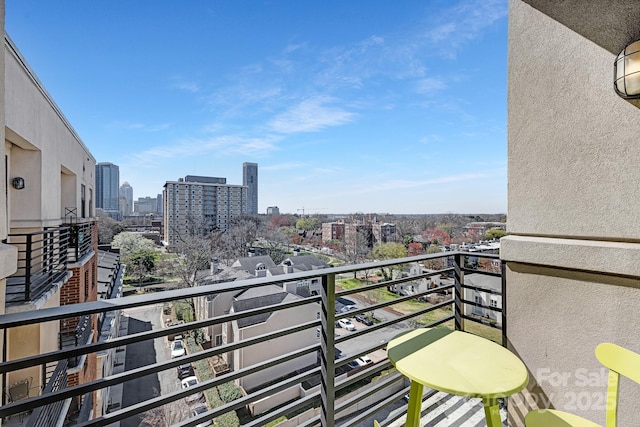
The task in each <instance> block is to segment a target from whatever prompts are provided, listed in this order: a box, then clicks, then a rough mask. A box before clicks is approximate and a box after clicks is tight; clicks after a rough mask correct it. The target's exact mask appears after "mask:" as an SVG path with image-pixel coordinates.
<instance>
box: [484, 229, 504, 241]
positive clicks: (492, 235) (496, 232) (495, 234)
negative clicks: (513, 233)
mask: <svg viewBox="0 0 640 427" xmlns="http://www.w3.org/2000/svg"><path fill="white" fill-rule="evenodd" d="M506 235H507V232H506V231H504V230H503V229H501V228H492V229H490V230H487V232H486V234H485V235H484V238H485V240H493V239H499V238H501V237H504V236H506Z"/></svg>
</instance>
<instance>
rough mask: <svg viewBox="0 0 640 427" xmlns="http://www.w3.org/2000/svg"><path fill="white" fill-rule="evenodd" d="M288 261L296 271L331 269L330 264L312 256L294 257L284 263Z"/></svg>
mask: <svg viewBox="0 0 640 427" xmlns="http://www.w3.org/2000/svg"><path fill="white" fill-rule="evenodd" d="M287 260H288V261H290V262H291V265H292V266H293V268H294V270H296V271H310V270H317V269H319V268H328V267H329V264H327V263H326V262H324V261H322V260H321V259H318V258H317V257H316V256H315V255H311V254H309V255H298V256H292V257H290V258H287V259H286V260H284V261H283V263H284V262H285V261H287Z"/></svg>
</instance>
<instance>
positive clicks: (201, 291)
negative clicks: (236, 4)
mask: <svg viewBox="0 0 640 427" xmlns="http://www.w3.org/2000/svg"><path fill="white" fill-rule="evenodd" d="M455 254H456V252H441V253H438V254H430V255H417V256H413V257H407V258H401V259H395V260H386V261H376V262H370V263H363V264H354V265H350V266H342V267H330V268H326V269H322V270H314V271H312V272H308V271H306V272H297V273H289V274H287V276H286V278H287V280H286V282H294V281H297V280H300V279H309V278H316V277H322V276H326V275H331V274H344V273H350V272H354V271H359V270H365V269H371V268H379V267H384V266H391V265H398V264H406V263H411V262H417V261H424V260H430V259H437V258H442V257H448V256H453V255H455ZM282 281H283V280H282V279H281V278H278V279H277V280H274V278H273V277H260V278H252V279H244V280H238V281H234V282H227V283H222V284H221V283H217V284H211V285H204V286H195V287H191V288H182V289H174V290H168V291H164V292H161V293H154V294H144V295H133V296H128V297H123V298H115V299H110V300H100V301H92V302H85V303H82V304H74V305H66V306H60V307H51V308H44V309H40V310H35V311H30V312H20V313H10V314H3V315H1V316H0V328H5V329H6V328H11V327H16V326H24V325H30V324H34V323H41V322H45V321H49V320H60V319H64V318H65V317H72V316H77V315H80V314H93V313H101V312H106V311H113V310H124V309H127V308H134V307H140V306H145V305H151V304H156V303H158V304H159V303H164V302H170V301H174V300H179V299H185V298H192V297H200V296H205V295H209V294H216V293H223V292H229V291H240V290H244V289H247V288H250V287H255V286H266V285H271V284H273V282H282Z"/></svg>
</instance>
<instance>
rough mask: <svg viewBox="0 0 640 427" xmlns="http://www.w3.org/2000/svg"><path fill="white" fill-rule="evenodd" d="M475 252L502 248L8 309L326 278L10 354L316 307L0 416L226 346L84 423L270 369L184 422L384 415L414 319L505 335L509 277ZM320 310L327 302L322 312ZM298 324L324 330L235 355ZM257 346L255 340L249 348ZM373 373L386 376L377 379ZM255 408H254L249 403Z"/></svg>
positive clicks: (10, 367)
mask: <svg viewBox="0 0 640 427" xmlns="http://www.w3.org/2000/svg"><path fill="white" fill-rule="evenodd" d="M470 256H473V257H477V258H481V259H483V258H484V259H489V260H495V259H497V258H498V257H497V255H488V254H478V253H473V254H470V253H462V252H445V253H439V254H432V255H422V256H416V257H409V258H402V259H395V260H388V261H380V262H372V263H365V264H357V265H351V266H345V267H333V268H327V269H321V270H313V271H311V272H301V273H290V274H287V275H278V276H273V277H264V278H254V279H249V280H242V281H235V282H227V283H216V284H212V285H204V286H197V287H194V288H186V289H178V290H170V291H165V292H158V293H150V294H144V295H136V296H131V297H124V298H117V299H113V300H109V301H98V302H89V303H83V304H77V305H73V306H65V307H60V308H50V309H42V310H37V311H32V312H29V313H24V312H23V313H13V314H8V315H3V316H0V328H2V329H4V330H5V331H7V330H9V331H10V330H11V329H13V328H17V327H21V326H24V325H32V324H38V323H42V322H50V321H54V320H62V319H65V318H69V317H72V316H75V317H77V316H82V315H89V314H98V313H105V312H108V311H113V310H125V309H130V308H136V307H145V306H146V307H156V308H157V310H158V312H160V311H161V310H162V306H163V305H164V304H166V303H172V302H177V301H185V299H186V300H188V299H191V298H201V297H202V298H207V297H210V296H211V295H214V294H215V295H220V296H222V295H237V294H239V293H241V292H242V291H247V290H251V291H252V292H256V289H261V288H264V289H268V288H267V287H271V288H272V289H273V286H274V285H277V286H280V287H283V286H286V283H294V282H296V281H307V280H310V279H314V278H316V279H319V280H320V282H321V286H320V287H319V289H318V293H317V294H313V292H312V294H313V295H311V296H308V297H304V298H303V297H296V298H293V297H292V298H287V299H282V300H280V301H282V302H277V301H276V299H265V301H268V302H265V304H257V305H255V304H254V305H252V306H251V308H249V306H245V307H244V308H242V309H241V308H240V307H239V306H236V309H235V310H229V311H227V314H224V315H220V316H216V317H210V318H203V319H198V320H196V321H192V322H188V323H178V324H175V325H172V326H166V327H159V328H154V329H151V330H148V331H145V332H138V333H132V334H130V335H125V336H121V337H115V338H112V339H110V340H108V341H106V342H95V343H88V344H86V345H80V346H77V347H74V348H69V349H63V350H59V351H53V352H50V353H44V354H38V355H33V356H31V357H27V358H22V359H19V360H9V361H5V362H3V363H0V374H2V375H7V374H8V373H10V372H12V371H16V370H19V369H25V368H28V367H32V366H39V365H44V364H46V363H49V362H52V361H56V360H65V361H66V360H67V359H69V358H72V357H76V356H80V355H83V354H92V353H98V352H105V351H107V352H109V351H112V352H114V354H115V352H117V351H119V350H120V349H123V348H127V346H130V345H134V344H138V343H144V342H148V343H153V342H154V340H157V339H161V340H163V342H165V343H166V341H164V340H165V339H166V338H167V337H168V336H170V335H176V334H182V335H184V336H188V334H190V333H191V332H192V331H193V332H195V331H197V330H203V329H204V328H209V327H212V326H221V327H223V328H226V330H227V331H233V330H236V331H237V330H238V324H239V323H238V322H239V321H240V323H243V322H244V323H252V322H255V321H257V320H260V319H263V320H262V321H265V320H264V319H268V318H269V316H270V315H271V314H272V313H282V312H284V313H287V314H285V315H284V316H280V318H283V317H286V318H289V319H294V318H295V316H288V314H289V313H292V312H294V311H296V310H303V311H305V312H307V313H311V314H312V316H311V318H309V317H306V318H305V319H304V320H299V321H296V322H293V323H290V324H288V325H286V326H285V327H279V328H278V329H276V330H269V328H266V329H265V328H263V329H262V332H261V333H259V334H254V335H251V334H249V333H248V332H247V333H245V334H244V335H243V337H242V339H240V337H239V336H235V337H232V336H231V335H232V333H231V332H228V333H227V334H226V335H225V340H223V341H222V342H220V344H221V345H219V346H213V347H203V348H201V349H198V350H197V351H190V352H189V354H187V355H185V356H182V357H179V358H173V359H171V358H169V357H168V356H164V357H162V356H161V355H160V356H158V358H157V359H156V361H155V363H150V364H145V365H144V366H141V367H138V368H135V369H130V370H128V371H124V372H116V373H113V374H110V375H108V376H107V377H104V378H96V379H95V380H92V381H89V382H85V383H83V384H79V385H76V386H72V387H67V388H64V389H59V390H57V391H52V392H43V393H42V395H40V396H37V397H31V398H28V399H25V400H22V401H19V402H12V403H9V404H6V405H4V406H2V407H0V417H6V416H10V415H12V414H16V413H19V412H23V411H27V410H31V409H34V408H40V407H43V406H46V405H50V404H52V403H53V402H61V401H64V400H65V399H69V398H79V397H80V396H83V395H85V394H86V393H91V392H96V393H101V392H104V391H105V390H107V389H109V388H113V387H114V386H116V385H120V384H123V383H125V382H128V381H132V380H136V379H138V378H142V377H145V376H148V375H151V374H154V375H158V374H159V373H160V372H163V371H169V372H171V373H172V374H173V373H174V372H175V369H176V367H177V366H179V365H182V364H185V363H188V362H191V363H199V362H206V363H212V361H214V360H218V359H220V358H226V359H227V360H228V361H230V367H231V369H230V370H227V371H225V372H224V373H222V374H219V375H215V376H214V375H210V376H204V375H203V374H204V372H203V371H202V370H198V375H199V376H200V377H201V378H200V379H201V382H200V383H199V384H197V385H196V386H194V387H190V388H189V389H187V390H184V389H181V388H180V387H179V386H177V387H175V389H173V390H159V391H158V393H157V394H155V395H153V396H152V397H149V398H147V399H146V400H143V401H142V402H140V403H137V404H134V405H131V406H127V407H124V408H121V409H118V410H114V411H113V412H109V413H106V414H102V415H101V416H99V417H97V418H94V419H92V420H89V421H87V422H85V423H81V424H80V425H82V426H104V425H109V424H111V423H114V422H117V421H121V420H124V419H126V418H129V417H132V416H140V415H141V414H144V413H149V411H154V410H157V409H162V408H163V407H164V408H171V405H172V404H173V402H178V401H182V400H183V399H184V398H186V397H187V396H189V395H192V394H194V393H197V392H208V391H211V390H215V389H218V388H220V387H225V386H226V385H228V384H230V383H234V382H237V383H241V384H246V383H248V382H249V380H250V379H251V380H253V379H255V378H256V376H257V375H258V376H260V375H261V376H262V377H263V380H264V379H265V378H266V379H268V380H269V381H267V382H263V383H262V385H260V386H254V387H245V389H244V391H243V393H242V394H240V395H239V397H237V398H235V399H233V400H231V401H224V402H222V403H220V402H218V404H217V405H214V404H212V405H211V406H213V407H212V408H211V409H210V410H208V411H207V412H205V413H203V414H201V415H198V416H196V417H191V418H189V415H186V416H185V417H183V418H184V419H182V420H178V422H177V424H176V425H178V426H181V427H187V426H195V425H197V424H199V423H202V422H204V421H205V420H210V419H215V418H218V417H221V416H225V414H231V413H233V412H235V411H238V410H242V411H240V412H239V413H240V414H241V416H243V417H244V418H243V420H242V423H241V424H242V425H246V426H262V425H265V424H267V423H269V422H271V421H273V420H276V419H280V418H282V417H296V416H299V414H301V413H302V414H305V415H308V414H310V415H309V416H306V417H303V418H300V420H301V421H299V423H298V425H302V426H311V425H321V426H323V427H333V426H335V425H338V424H339V425H340V426H355V425H357V424H359V423H362V422H365V421H367V422H368V420H369V417H374V416H376V414H377V413H379V411H381V410H385V409H386V408H388V407H390V406H391V405H396V404H398V403H399V402H401V401H402V397H403V396H404V395H405V394H407V393H408V390H409V389H408V385H407V383H406V382H405V379H404V377H403V376H402V375H400V374H399V373H398V372H396V371H395V370H393V369H392V366H391V364H390V362H389V361H388V360H387V359H386V353H385V352H384V349H385V347H386V343H387V342H388V340H389V339H391V338H392V337H393V336H394V335H395V334H397V333H400V332H402V331H403V330H406V329H410V328H415V327H449V328H452V329H453V328H455V329H458V330H467V331H470V332H473V333H478V334H482V335H485V334H486V336H487V337H488V338H490V339H494V340H495V341H498V342H500V341H502V342H503V343H504V342H505V340H506V331H505V327H506V305H505V303H504V301H505V291H506V287H505V283H504V279H503V280H502V282H500V276H501V274H500V273H495V272H491V271H489V270H487V271H483V270H480V269H469V268H465V259H466V258H467V257H470ZM436 261H437V262H438V263H440V267H442V268H436V269H432V270H422V272H421V273H420V274H415V275H409V276H404V275H398V274H395V275H394V276H393V277H398V278H394V279H389V280H384V279H382V280H379V279H380V277H377V279H376V280H373V281H368V283H367V282H366V280H365V283H364V284H361V285H359V286H353V283H352V282H349V281H346V279H351V278H353V277H354V275H358V276H362V277H365V278H370V277H371V273H372V272H374V271H377V270H380V269H382V268H386V269H396V270H398V269H401V268H403V267H404V266H407V265H411V264H413V263H423V262H430V263H432V262H436ZM437 267H438V266H437ZM387 271H389V270H387ZM469 273H475V274H479V275H487V276H489V277H494V278H495V279H496V280H497V281H498V286H497V288H493V290H490V289H489V290H488V291H489V292H490V293H491V294H494V295H496V296H499V297H500V298H501V299H502V304H501V307H499V306H497V307H496V306H492V305H490V304H481V303H478V302H477V301H475V300H474V299H473V298H472V297H471V296H469V295H466V293H468V292H471V293H473V292H482V289H483V288H480V287H478V286H477V285H473V286H467V285H466V284H465V275H466V274H469ZM451 276H453V277H451ZM438 278H441V279H438ZM432 279H438V280H440V281H441V283H440V285H439V286H436V287H430V286H427V283H428V282H433V281H437V280H432ZM409 282H411V283H413V284H414V289H415V290H416V291H415V292H414V293H412V294H411V295H405V296H400V295H391V294H388V293H387V290H388V289H392V288H394V287H397V286H398V285H401V284H405V283H409ZM283 284H284V285H283ZM474 288H475V289H474ZM283 289H284V288H283ZM272 293H273V291H270V292H266V294H272ZM379 294H384V297H377V296H379ZM434 295H438V299H437V300H436V301H434V302H425V299H427V298H428V297H431V296H434ZM346 299H351V300H358V303H357V304H356V308H355V309H353V310H345V311H343V310H341V308H342V307H343V306H344V303H345V301H346ZM213 300H214V301H215V300H224V298H223V297H220V298H217V297H216V298H214V299H213ZM274 301H275V302H274ZM472 306H481V307H483V308H484V309H486V310H491V311H493V312H496V313H499V316H500V317H499V318H500V319H501V321H500V322H496V323H495V324H493V325H492V326H488V325H485V324H483V322H482V319H478V318H476V317H474V316H473V315H472V314H470V313H469V312H470V311H471V307H472ZM408 308H410V310H409V309H408ZM316 313H318V316H317V317H316V316H315V314H316ZM360 314H362V315H366V316H369V317H370V316H371V314H373V317H375V318H376V322H374V323H373V324H371V325H369V326H364V325H363V326H361V327H358V328H357V330H355V331H352V332H344V330H343V329H336V322H338V321H339V320H341V319H346V318H351V317H354V316H356V315H360ZM232 325H233V327H232ZM500 328H502V331H501V330H500ZM246 331H248V329H247V330H246ZM300 334H303V335H304V336H305V337H307V336H308V335H305V334H312V335H313V337H315V336H316V334H317V336H318V339H317V341H315V342H314V343H312V344H306V343H305V344H301V345H299V346H298V347H296V348H289V349H287V350H286V351H284V350H283V351H282V353H281V354H277V355H274V354H271V355H269V356H266V355H264V357H263V358H261V359H260V358H259V359H255V360H254V361H253V362H251V363H250V364H249V363H247V364H246V365H243V364H238V363H234V361H233V360H232V359H233V356H232V355H233V354H234V353H238V352H243V351H245V350H247V351H248V352H249V351H251V354H256V353H258V354H259V352H260V350H258V349H259V348H262V349H263V350H264V349H273V348H278V346H277V345H274V344H273V343H277V342H278V340H279V339H286V340H288V342H296V341H297V337H298V336H302V335H300ZM301 342H302V341H301ZM251 346H255V347H253V348H251ZM259 346H262V347H259ZM265 346H266V347H265ZM167 353H168V350H167ZM265 353H267V352H265ZM243 354H245V353H243ZM246 354H249V353H246ZM314 355H315V356H314ZM365 355H369V356H371V358H373V357H374V355H375V356H376V357H375V360H374V361H373V363H371V364H368V365H366V366H360V367H358V368H355V369H352V368H351V366H352V365H353V364H352V362H354V361H356V359H358V358H360V357H362V356H365ZM378 356H379V357H378ZM309 357H311V358H312V359H313V360H314V361H315V360H316V358H317V360H318V361H317V362H314V363H312V364H310V365H309V366H307V367H306V368H305V369H299V370H297V371H296V372H288V371H287V367H288V366H290V364H291V363H292V362H294V361H298V360H300V359H301V358H309ZM276 372H277V373H278V374H276ZM374 378H376V379H377V380H376V381H373V379H374ZM292 390H293V391H294V392H295V393H296V396H295V398H292V399H290V400H289V401H288V403H280V404H278V405H275V406H274V407H273V408H272V409H270V410H268V411H266V412H262V411H260V410H258V409H256V406H259V404H260V402H263V401H264V399H271V398H273V397H274V396H276V395H284V394H286V393H291V391H292ZM101 400H102V401H105V402H106V401H109V400H108V396H102V397H101ZM165 405H166V406H165ZM356 405H358V406H356ZM182 406H184V405H182ZM247 408H248V409H249V410H250V411H249V413H247V411H246V409H247ZM252 408H253V409H252ZM313 408H315V410H314V409H313ZM251 410H253V411H254V412H253V413H251ZM402 415H403V414H402V413H400V414H398V415H394V416H389V417H386V419H385V421H384V422H383V423H382V425H383V426H385V425H389V424H390V423H391V422H394V421H395V420H397V419H398V418H400V417H401V416H402Z"/></svg>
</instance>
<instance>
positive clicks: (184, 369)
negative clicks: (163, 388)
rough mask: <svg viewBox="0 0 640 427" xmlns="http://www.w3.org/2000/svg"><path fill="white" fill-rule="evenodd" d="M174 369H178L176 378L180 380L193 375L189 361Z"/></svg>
mask: <svg viewBox="0 0 640 427" xmlns="http://www.w3.org/2000/svg"><path fill="white" fill-rule="evenodd" d="M176 369H177V370H178V379H180V380H182V379H184V378H187V377H191V376H193V375H194V374H193V366H191V363H185V364H184V365H180V366H178V367H177V368H176Z"/></svg>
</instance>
